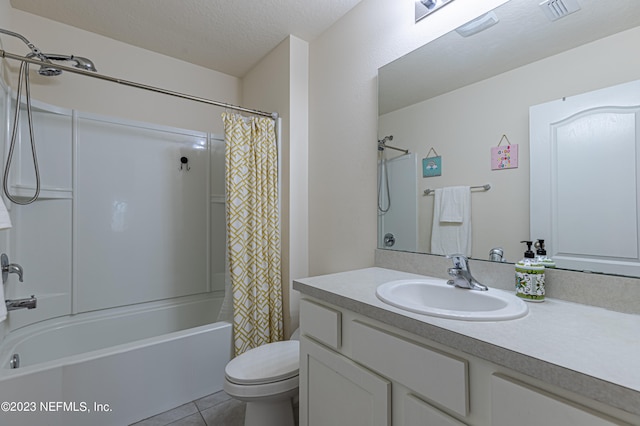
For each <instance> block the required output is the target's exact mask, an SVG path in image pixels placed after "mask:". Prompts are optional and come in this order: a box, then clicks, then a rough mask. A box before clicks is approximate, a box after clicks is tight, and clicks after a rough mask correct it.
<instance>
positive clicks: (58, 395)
mask: <svg viewBox="0 0 640 426" xmlns="http://www.w3.org/2000/svg"><path fill="white" fill-rule="evenodd" d="M187 307H188V308H190V309H191V310H195V308H196V306H195V305H193V304H188V305H187ZM172 313H174V314H177V313H179V312H178V311H171V310H169V311H167V310H166V309H156V310H153V309H152V310H150V311H148V312H142V313H140V315H138V318H136V316H135V315H133V314H132V315H130V316H129V319H130V320H135V321H138V324H147V325H154V327H150V328H152V329H153V328H155V329H156V331H157V328H158V326H159V325H163V324H164V327H165V330H166V331H165V333H160V334H159V335H156V336H155V337H147V338H141V336H138V339H139V340H134V341H129V342H128V343H122V344H114V342H112V341H108V342H107V343H108V346H107V347H103V348H100V349H96V348H95V345H92V344H89V345H88V346H87V347H85V348H81V347H76V348H75V350H77V351H79V352H77V353H76V354H69V353H65V354H53V359H51V360H45V359H42V358H40V359H38V357H30V356H29V354H28V353H27V352H23V357H24V359H25V360H26V364H28V363H29V362H28V361H29V360H30V359H31V360H33V361H34V363H33V365H31V366H29V365H25V366H24V367H21V368H18V369H14V370H11V369H8V368H7V364H8V357H9V356H10V352H11V351H12V350H14V349H16V350H18V351H19V350H20V348H23V349H25V350H26V349H30V350H34V351H37V352H38V353H41V352H44V353H46V352H47V350H46V347H39V348H38V345H37V341H38V339H40V340H41V342H42V343H43V344H45V345H46V344H47V342H49V340H47V333H46V332H44V333H42V332H41V333H38V332H35V333H30V335H28V336H26V337H25V339H23V340H22V341H21V342H20V344H21V345H20V344H19V345H12V346H11V347H10V348H9V349H10V350H9V351H6V350H5V351H3V354H4V355H3V358H2V364H1V365H2V368H0V401H9V402H16V403H18V402H22V403H24V402H29V403H35V405H31V406H30V408H34V410H33V411H31V412H0V424H11V425H12V426H22V425H25V426H27V425H28V426H39V425H43V426H75V425H77V426H84V425H87V424H91V425H95V426H100V425H105V426H107V425H115V424H123V425H124V424H130V423H132V422H135V421H139V420H142V419H144V418H147V417H149V416H151V415H154V414H157V413H159V412H163V411H165V410H168V409H170V408H174V407H176V406H179V405H180V404H184V403H186V402H189V401H193V400H196V399H198V398H201V397H203V396H205V395H209V394H211V393H213V392H216V391H219V390H221V389H222V384H223V380H224V366H225V365H226V363H227V362H228V361H229V359H230V356H231V324H229V323H226V322H219V323H211V324H205V325H199V326H195V327H193V326H192V325H193V324H190V325H191V327H190V328H186V329H180V326H179V325H180V322H179V321H178V320H177V318H180V317H178V316H174V315H172ZM167 314H168V315H167ZM171 318H173V321H172V320H171ZM183 319H184V316H183ZM109 320H112V325H113V326H115V329H113V328H111V329H110V328H109V324H105V323H106V322H109ZM135 321H133V322H132V321H130V322H129V323H123V322H122V316H121V315H116V316H112V317H106V318H96V319H95V320H94V321H80V322H77V323H76V324H72V325H71V326H68V327H62V326H61V327H58V328H56V327H53V328H51V329H50V330H48V331H50V332H53V333H56V332H57V333H58V334H56V338H57V339H64V340H69V341H74V342H77V341H78V340H80V341H83V340H84V341H86V340H88V339H90V338H91V334H90V333H87V330H86V327H87V325H88V324H93V325H94V330H95V333H93V340H94V341H95V340H100V339H101V337H104V339H106V340H109V339H110V338H113V336H119V335H120V336H121V337H124V336H129V334H128V333H127V332H129V331H130V330H132V329H140V327H139V326H138V325H136V323H135ZM169 324H172V325H173V326H177V327H178V331H175V329H171V328H170V326H169ZM190 325H186V323H182V326H183V327H184V326H186V327H189V326H190ZM74 326H75V327H74ZM78 327H79V328H78ZM60 329H63V330H64V331H65V333H62V334H60V332H59V330H60ZM80 329H82V330H80ZM79 334H81V335H82V336H83V339H71V337H76V336H77V335H79ZM65 335H66V339H65ZM129 337H130V336H129ZM30 339H31V340H33V341H31V342H30V341H29V340H30ZM7 343H12V341H8V342H7ZM94 343H95V342H94ZM63 346H64V345H63ZM83 349H85V350H89V352H82V350H83ZM58 355H62V356H61V357H59V356H58ZM60 403H67V405H66V406H64V405H60ZM42 404H44V406H43V405H42ZM50 404H53V405H50ZM94 404H102V408H104V409H105V411H103V412H101V411H100V410H97V408H99V407H98V406H97V405H94ZM106 404H108V408H107V406H106ZM45 407H46V408H45ZM49 407H50V408H51V409H50V410H49ZM47 410H49V411H47Z"/></svg>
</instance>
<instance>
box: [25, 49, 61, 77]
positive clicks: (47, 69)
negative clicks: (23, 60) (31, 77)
mask: <svg viewBox="0 0 640 426" xmlns="http://www.w3.org/2000/svg"><path fill="white" fill-rule="evenodd" d="M34 57H35V58H38V59H40V60H41V61H42V65H40V69H39V70H38V74H40V75H44V76H45V77H54V76H56V75H60V74H62V70H59V69H57V68H56V67H54V66H53V62H51V61H50V60H49V58H47V57H46V56H45V55H43V54H42V53H40V51H38V53H34V52H31V53H29V54H28V55H27V58H34Z"/></svg>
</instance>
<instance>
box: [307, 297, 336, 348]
mask: <svg viewBox="0 0 640 426" xmlns="http://www.w3.org/2000/svg"><path fill="white" fill-rule="evenodd" d="M341 329H342V316H341V313H340V312H339V311H335V310H333V309H330V308H327V307H325V306H322V305H319V304H317V303H314V302H311V301H309V300H307V299H302V300H301V301H300V331H301V333H303V334H305V335H307V336H309V337H312V338H314V339H315V340H317V341H319V342H322V343H324V344H326V345H328V346H330V347H332V348H334V349H340V346H341V345H342V330H341Z"/></svg>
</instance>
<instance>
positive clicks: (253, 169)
mask: <svg viewBox="0 0 640 426" xmlns="http://www.w3.org/2000/svg"><path fill="white" fill-rule="evenodd" d="M222 118H223V121H224V131H225V165H226V179H225V185H226V188H225V189H226V209H227V240H228V241H227V250H228V260H229V272H230V277H231V289H232V294H233V332H234V351H235V354H236V355H240V354H242V353H244V352H246V351H247V350H249V349H252V348H255V347H258V346H260V345H263V344H265V343H271V342H276V341H280V340H283V338H284V332H283V313H282V281H281V272H280V269H281V261H280V219H279V212H278V168H277V164H278V151H277V150H278V147H277V143H276V134H275V123H274V120H272V119H271V118H267V117H250V118H247V117H242V116H241V115H239V114H230V113H224V114H222Z"/></svg>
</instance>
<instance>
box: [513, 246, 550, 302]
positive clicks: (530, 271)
mask: <svg viewBox="0 0 640 426" xmlns="http://www.w3.org/2000/svg"><path fill="white" fill-rule="evenodd" d="M520 242H521V243H525V244H526V245H527V250H526V251H525V252H524V258H523V259H522V260H521V261H519V262H518V263H516V296H518V297H520V298H522V299H524V300H526V301H529V302H542V301H544V293H545V291H544V265H543V264H542V263H540V262H538V260H537V259H536V255H535V253H534V252H533V250H531V246H532V245H533V241H520Z"/></svg>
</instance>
